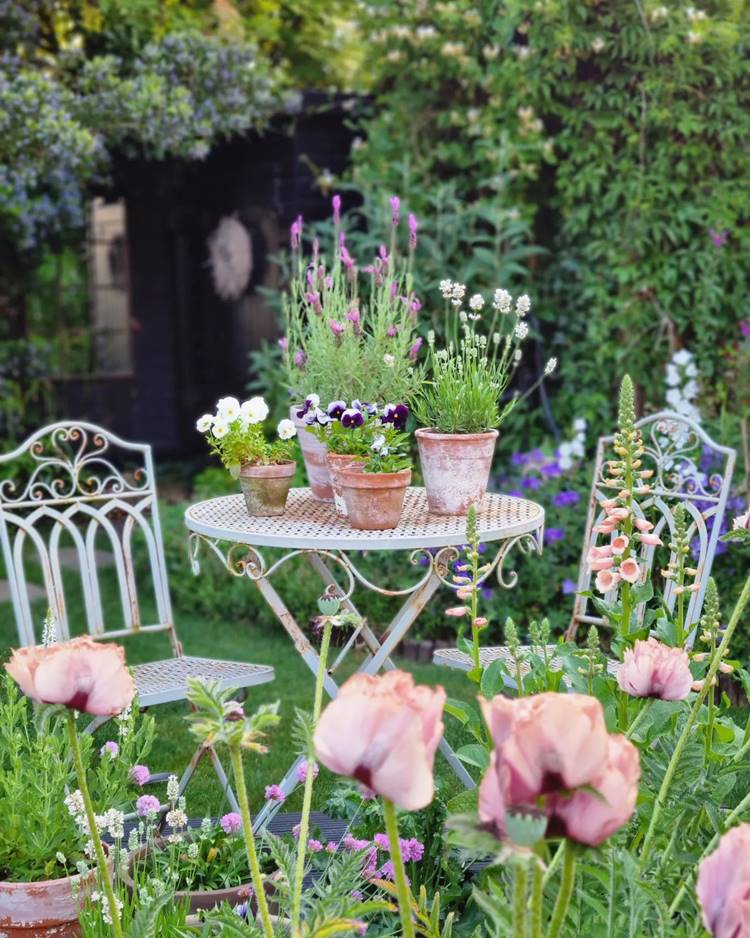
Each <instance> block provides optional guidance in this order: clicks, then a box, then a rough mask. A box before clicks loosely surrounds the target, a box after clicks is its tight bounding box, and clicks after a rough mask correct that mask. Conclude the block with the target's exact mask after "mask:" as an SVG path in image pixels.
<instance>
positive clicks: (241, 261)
mask: <svg viewBox="0 0 750 938" xmlns="http://www.w3.org/2000/svg"><path fill="white" fill-rule="evenodd" d="M208 253H209V258H208V262H209V264H210V266H211V273H212V276H213V280H214V289H215V290H216V292H217V293H218V295H219V296H220V297H221V298H222V299H223V300H236V299H238V298H239V297H240V296H242V294H243V293H244V291H245V288H246V287H247V285H248V283H249V282H250V275H251V274H252V272H253V243H252V241H251V239H250V235H249V233H248V230H247V228H245V226H244V225H243V224H242V222H241V221H238V220H237V219H236V218H232V217H230V216H227V217H225V218H222V219H221V221H220V222H219V224H218V225H217V226H216V230H215V231H214V232H213V233H212V234H211V235H210V236H209V238H208Z"/></svg>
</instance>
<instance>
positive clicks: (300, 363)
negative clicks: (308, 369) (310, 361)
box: [292, 349, 307, 369]
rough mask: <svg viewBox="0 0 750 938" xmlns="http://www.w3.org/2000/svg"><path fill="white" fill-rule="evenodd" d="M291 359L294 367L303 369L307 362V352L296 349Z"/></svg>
mask: <svg viewBox="0 0 750 938" xmlns="http://www.w3.org/2000/svg"><path fill="white" fill-rule="evenodd" d="M292 361H293V362H294V364H295V367H297V368H300V369H303V368H304V367H305V365H306V364H307V352H305V350H304V349H297V351H296V352H295V353H294V357H293V358H292Z"/></svg>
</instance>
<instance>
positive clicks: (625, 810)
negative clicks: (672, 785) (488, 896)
mask: <svg viewBox="0 0 750 938" xmlns="http://www.w3.org/2000/svg"><path fill="white" fill-rule="evenodd" d="M482 708H483V710H484V715H485V719H486V721H487V725H488V726H489V729H490V733H491V735H492V740H493V742H494V744H495V751H494V752H493V753H492V756H491V757H490V766H489V769H488V770H487V774H486V775H485V777H484V779H483V780H482V783H481V785H480V788H479V816H480V818H481V820H482V821H483V822H484V823H485V824H488V825H491V826H492V828H493V829H494V830H495V831H496V833H498V834H499V835H504V834H505V828H506V815H507V814H508V813H510V812H513V813H521V814H528V813H532V814H539V813H540V812H541V814H542V815H545V816H546V817H547V819H548V821H547V833H548V834H562V835H564V836H565V837H568V838H569V839H570V840H574V841H577V842H579V843H583V844H588V845H589V846H594V847H595V846H598V845H599V844H601V843H602V842H603V841H604V840H606V839H607V837H610V836H611V835H612V834H613V833H614V832H615V831H616V830H618V829H619V828H620V827H622V826H623V825H624V824H625V823H626V822H627V821H628V820H629V818H630V817H631V815H632V813H633V810H634V808H635V802H636V797H637V794H638V780H639V778H640V759H639V755H638V750H637V749H636V748H635V746H634V745H633V744H632V743H631V742H630V741H629V740H627V739H626V738H625V737H624V736H616V735H610V734H609V733H608V732H607V728H606V726H605V723H604V712H603V710H602V705H601V704H600V703H599V701H598V700H597V699H596V698H595V697H589V696H587V695H583V694H555V693H544V694H538V695H536V696H534V697H520V698H517V699H515V700H511V699H508V698H506V697H502V696H497V697H494V698H493V699H492V700H491V701H486V700H484V701H482Z"/></svg>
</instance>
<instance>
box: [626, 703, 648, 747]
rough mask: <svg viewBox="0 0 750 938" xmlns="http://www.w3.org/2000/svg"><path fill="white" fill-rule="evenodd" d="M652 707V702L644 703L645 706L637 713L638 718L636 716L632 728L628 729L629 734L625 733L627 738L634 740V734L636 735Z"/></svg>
mask: <svg viewBox="0 0 750 938" xmlns="http://www.w3.org/2000/svg"><path fill="white" fill-rule="evenodd" d="M650 707H651V701H650V700H647V701H646V702H645V703H644V705H643V706H642V707H641V709H640V710H639V711H638V713H637V714H636V716H635V719H634V720H633V722H632V723H631V724H630V726H629V727H628V730H627V732H626V733H625V735H626V736H627V738H628V739H632V738H633V733H635V731H636V730H637V729H638V727H639V726H640V725H641V722H642V720H643V718H644V717H645V716H646V714H647V713H648V711H649V709H650Z"/></svg>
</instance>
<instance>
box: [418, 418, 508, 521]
mask: <svg viewBox="0 0 750 938" xmlns="http://www.w3.org/2000/svg"><path fill="white" fill-rule="evenodd" d="M416 435H417V444H418V446H419V461H420V463H421V465H422V477H423V478H424V487H425V491H426V493H427V504H428V506H429V509H430V512H431V513H432V514H433V515H465V514H466V513H467V511H468V510H469V506H470V505H476V506H477V507H479V506H480V505H481V503H482V499H483V498H484V494H485V492H486V491H487V482H488V481H489V477H490V469H491V468H492V457H493V455H494V453H495V442H496V440H497V436H498V434H497V430H488V431H487V432H486V433H439V432H438V431H437V430H431V429H430V430H426V429H420V430H417V434H416Z"/></svg>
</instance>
